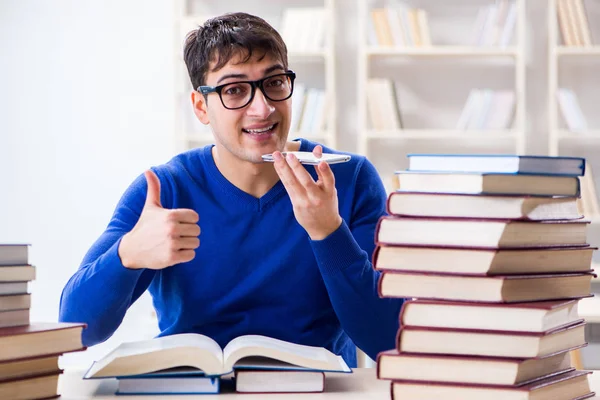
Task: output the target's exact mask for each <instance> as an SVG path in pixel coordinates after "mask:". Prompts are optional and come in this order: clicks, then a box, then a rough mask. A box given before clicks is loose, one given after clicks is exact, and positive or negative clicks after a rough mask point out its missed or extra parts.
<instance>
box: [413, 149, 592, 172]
mask: <svg viewBox="0 0 600 400" xmlns="http://www.w3.org/2000/svg"><path fill="white" fill-rule="evenodd" d="M407 157H408V161H409V167H408V168H409V169H410V170H413V171H447V172H486V173H507V174H511V173H513V174H532V175H565V176H583V175H584V173H585V158H582V157H550V156H531V155H511V154H416V153H415V154H408V155H407Z"/></svg>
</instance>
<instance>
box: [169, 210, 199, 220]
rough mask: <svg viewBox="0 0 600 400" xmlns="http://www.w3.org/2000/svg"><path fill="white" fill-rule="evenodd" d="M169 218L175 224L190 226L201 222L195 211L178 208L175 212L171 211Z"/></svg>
mask: <svg viewBox="0 0 600 400" xmlns="http://www.w3.org/2000/svg"><path fill="white" fill-rule="evenodd" d="M169 218H171V220H172V221H175V222H184V223H188V224H196V223H198V221H199V220H200V216H199V215H198V213H197V212H196V211H194V210H190V209H189V208H176V209H174V210H170V212H169Z"/></svg>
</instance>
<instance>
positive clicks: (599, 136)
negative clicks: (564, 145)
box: [557, 129, 600, 142]
mask: <svg viewBox="0 0 600 400" xmlns="http://www.w3.org/2000/svg"><path fill="white" fill-rule="evenodd" d="M557 138H558V139H559V140H582V141H586V142H587V141H590V140H592V141H593V140H600V129H589V130H586V131H584V132H571V131H568V130H558V131H557Z"/></svg>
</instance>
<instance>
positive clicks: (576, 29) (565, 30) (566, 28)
mask: <svg viewBox="0 0 600 400" xmlns="http://www.w3.org/2000/svg"><path fill="white" fill-rule="evenodd" d="M556 14H557V18H558V25H559V30H560V33H561V36H562V43H563V45H565V46H568V47H572V46H591V45H592V44H593V39H592V35H591V31H590V27H589V20H588V17H587V12H586V9H585V3H584V1H583V0H556Z"/></svg>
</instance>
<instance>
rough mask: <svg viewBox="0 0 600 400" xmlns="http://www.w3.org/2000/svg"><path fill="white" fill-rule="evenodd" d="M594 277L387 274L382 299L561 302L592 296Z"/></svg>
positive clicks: (381, 281)
mask: <svg viewBox="0 0 600 400" xmlns="http://www.w3.org/2000/svg"><path fill="white" fill-rule="evenodd" d="M593 277H594V274H591V273H584V274H545V275H505V276H465V275H450V274H445V275H442V274H429V273H418V272H401V271H393V272H391V271H384V272H383V273H382V274H381V276H380V277H379V294H380V296H381V297H404V298H422V299H438V300H456V301H475V302H477V301H479V302H491V303H516V302H526V301H542V300H559V299H570V298H581V297H586V296H590V290H591V281H592V278H593Z"/></svg>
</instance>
